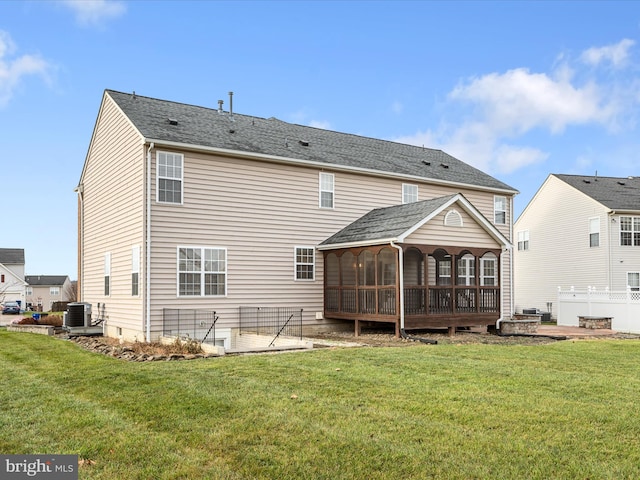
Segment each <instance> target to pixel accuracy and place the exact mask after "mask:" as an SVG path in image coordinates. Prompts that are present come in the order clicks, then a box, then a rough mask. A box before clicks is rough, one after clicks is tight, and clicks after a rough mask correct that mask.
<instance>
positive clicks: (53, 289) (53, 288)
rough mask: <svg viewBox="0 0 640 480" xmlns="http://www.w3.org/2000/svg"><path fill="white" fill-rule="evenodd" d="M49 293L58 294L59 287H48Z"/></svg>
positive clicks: (53, 295)
mask: <svg viewBox="0 0 640 480" xmlns="http://www.w3.org/2000/svg"><path fill="white" fill-rule="evenodd" d="M49 295H51V296H52V297H57V296H58V295H60V287H49Z"/></svg>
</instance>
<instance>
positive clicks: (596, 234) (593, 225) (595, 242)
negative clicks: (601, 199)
mask: <svg viewBox="0 0 640 480" xmlns="http://www.w3.org/2000/svg"><path fill="white" fill-rule="evenodd" d="M589 246H590V247H598V246H600V217H594V218H590V219H589Z"/></svg>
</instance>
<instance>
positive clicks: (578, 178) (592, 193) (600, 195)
mask: <svg viewBox="0 0 640 480" xmlns="http://www.w3.org/2000/svg"><path fill="white" fill-rule="evenodd" d="M553 175H554V176H555V177H557V178H559V179H560V180H562V181H563V182H565V183H568V184H569V185H571V186H572V187H574V188H576V189H577V190H579V191H581V192H582V193H584V194H585V195H588V196H589V197H591V198H593V199H594V200H596V201H597V202H600V203H601V204H602V205H604V206H605V207H607V208H610V209H611V210H640V177H594V176H588V175H562V174H553Z"/></svg>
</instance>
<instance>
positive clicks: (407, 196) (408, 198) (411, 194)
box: [402, 183, 418, 205]
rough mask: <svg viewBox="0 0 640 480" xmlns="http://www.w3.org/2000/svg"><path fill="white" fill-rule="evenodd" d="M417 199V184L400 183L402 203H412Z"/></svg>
mask: <svg viewBox="0 0 640 480" xmlns="http://www.w3.org/2000/svg"><path fill="white" fill-rule="evenodd" d="M417 201H418V185H415V184H413V183H403V184H402V204H403V205H404V204H407V203H414V202H417Z"/></svg>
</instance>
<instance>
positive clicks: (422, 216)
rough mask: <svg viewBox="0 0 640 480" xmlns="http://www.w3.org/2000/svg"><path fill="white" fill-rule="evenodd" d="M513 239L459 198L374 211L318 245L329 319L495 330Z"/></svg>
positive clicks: (400, 326)
mask: <svg viewBox="0 0 640 480" xmlns="http://www.w3.org/2000/svg"><path fill="white" fill-rule="evenodd" d="M509 248H510V244H509V241H508V240H507V239H506V238H505V237H504V236H503V235H502V234H501V233H500V232H499V231H498V230H497V229H496V228H495V227H494V226H493V225H492V224H491V223H490V222H489V221H488V220H487V219H486V218H485V217H483V216H482V215H481V214H480V213H479V212H478V211H477V209H476V208H475V207H474V206H473V205H472V204H471V203H469V201H468V200H467V199H466V198H465V197H464V196H463V195H462V194H456V195H450V196H447V197H441V198H436V199H432V200H426V201H422V202H415V203H410V204H406V205H398V206H394V207H388V208H380V209H376V210H373V211H371V212H369V213H368V214H366V215H365V216H363V217H361V218H360V219H358V220H356V221H355V222H353V223H352V224H351V225H348V226H347V227H345V228H344V229H343V230H341V231H340V232H338V233H336V234H335V235H333V236H332V237H330V238H328V239H327V240H325V241H324V242H322V244H320V246H319V250H321V251H322V252H323V255H324V316H325V318H330V319H341V320H353V321H354V323H355V331H356V335H357V334H359V331H360V322H362V321H370V322H389V323H393V324H394V325H395V330H396V335H400V334H401V333H403V332H404V330H417V329H426V328H447V329H448V330H449V332H450V333H453V332H455V329H456V327H469V326H488V325H495V324H496V322H497V320H498V319H499V318H500V317H501V313H502V307H503V290H502V288H503V280H502V279H503V272H502V268H501V265H502V255H503V252H504V251H506V250H508V249H509Z"/></svg>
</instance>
